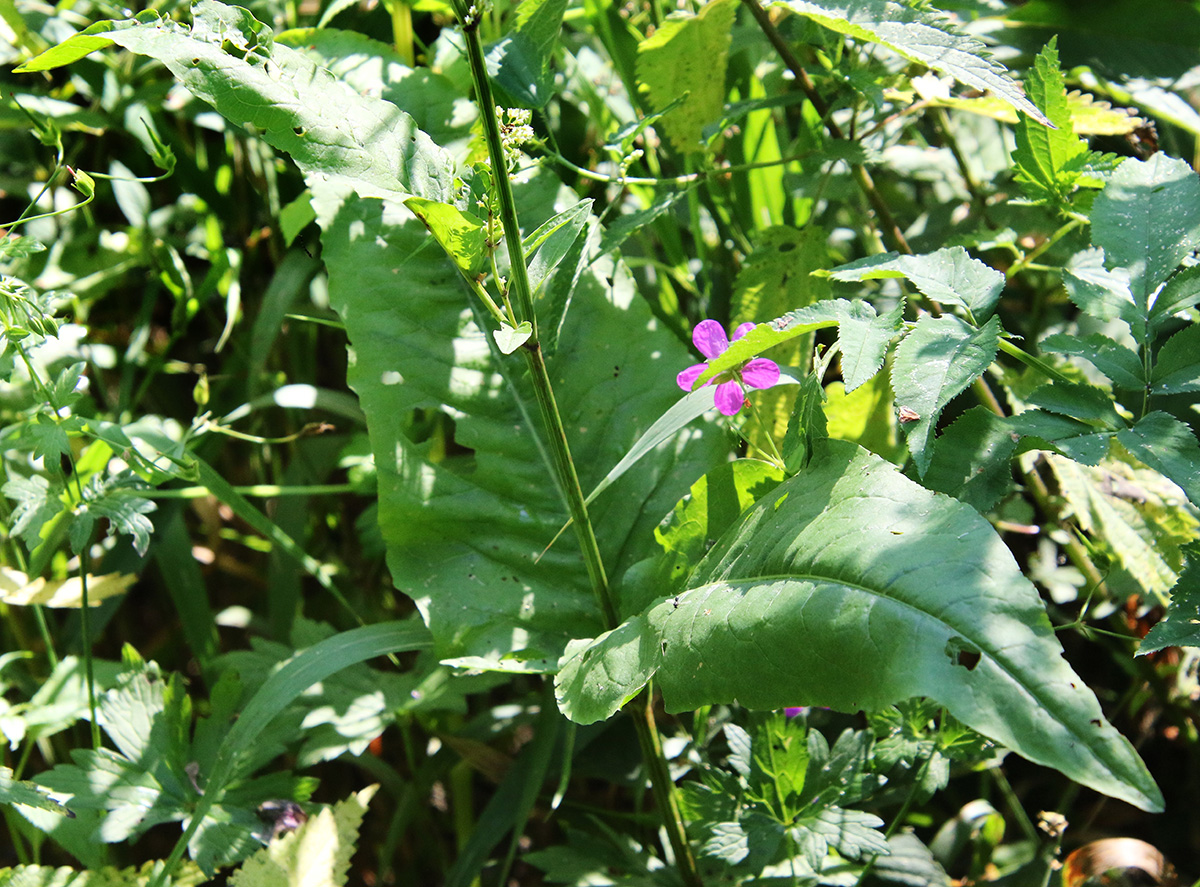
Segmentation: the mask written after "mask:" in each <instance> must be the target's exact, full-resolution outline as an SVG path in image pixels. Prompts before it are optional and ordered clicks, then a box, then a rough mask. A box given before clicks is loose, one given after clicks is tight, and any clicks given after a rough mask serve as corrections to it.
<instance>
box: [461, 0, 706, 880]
mask: <svg viewBox="0 0 1200 887" xmlns="http://www.w3.org/2000/svg"><path fill="white" fill-rule="evenodd" d="M465 6H466V0H455V11H456V12H457V14H458V17H459V20H460V21H461V22H462V26H463V37H464V42H465V43H466V49H467V58H468V60H469V62H470V65H471V77H472V80H473V82H474V84H475V90H476V98H477V100H478V102H479V116H480V118H481V120H482V123H483V132H484V135H485V137H486V140H487V146H488V156H489V157H490V158H491V164H492V173H493V178H494V179H495V187H496V196H497V197H498V198H499V203H500V221H501V222H502V223H503V225H504V240H505V243H506V245H507V246H508V255H509V263H510V269H509V278H510V280H509V288H510V289H509V291H510V292H511V293H512V294H513V295H514V297H515V302H516V305H517V308H518V311H519V312H520V315H521V317H520V318H519V319H520V320H522V321H528V322H529V324H530V326H531V327H532V330H533V331H532V335H531V336H530V337H529V339H528V340H527V341H526V342H525V344H524V345H523V346H522V348H521V352H522V354H524V356H525V360H526V365H527V367H528V369H529V375H530V378H531V380H532V382H533V388H534V392H535V395H536V397H537V402H538V409H539V411H540V413H541V418H542V423H543V424H544V426H545V429H546V432H547V435H548V437H549V445H550V451H551V453H552V454H553V461H554V468H555V471H556V473H557V475H558V478H557V479H558V484H559V487H560V489H561V492H562V495H563V498H564V499H565V500H566V504H567V510H568V511H569V513H570V515H571V519H572V523H573V526H574V528H575V535H576V538H578V540H579V547H580V550H581V551H582V553H583V559H584V563H585V564H586V565H587V572H588V579H589V581H590V583H591V586H592V593H593V594H594V595H595V598H596V606H597V608H598V609H599V611H600V612H601V614H603V618H604V624H605V626H606V627H607V628H610V629H611V628H615V627H616V626H617V625H618V624H619V619H618V616H617V608H616V606H615V604H614V602H613V598H612V593H611V591H610V589H609V586H608V576H607V574H606V572H605V570H604V562H603V560H602V558H601V556H600V547H599V545H598V543H597V542H596V534H595V531H594V529H593V528H592V522H591V519H590V518H589V517H588V510H587V502H586V500H585V497H584V494H583V487H582V486H581V485H580V483H579V475H578V473H577V472H576V470H575V462H574V460H573V459H572V458H571V448H570V444H569V442H568V440H567V433H566V428H565V427H564V425H563V421H562V415H561V414H560V413H559V411H558V404H557V402H556V401H555V398H554V388H553V385H552V384H551V382H550V373H549V370H548V369H547V368H546V361H545V356H544V355H543V353H542V348H541V343H540V342H539V338H538V327H537V315H536V314H535V313H534V307H533V292H532V290H531V289H530V286H529V276H528V273H527V271H526V268H525V252H524V247H523V244H522V243H521V229H520V227H519V225H518V222H517V209H516V201H515V200H514V199H513V193H512V184H511V183H510V182H509V179H508V167H507V161H506V159H505V156H504V145H503V142H502V140H501V137H500V124H499V121H498V120H497V118H496V112H495V108H496V102H495V99H494V98H493V96H492V87H491V83H490V82H489V80H488V75H487V68H486V66H485V64H484V58H483V46H482V44H481V43H480V40H479V32H478V27H479V12H478V11H477V9H476V8H475V7H474V6H473V7H472V8H471V10H470V11H468V10H467V9H466V8H465ZM629 713H630V714H631V715H632V718H633V724H634V728H635V729H636V730H637V734H638V742H639V744H640V745H641V749H642V756H643V759H644V762H645V766H646V770H647V774H648V776H649V778H650V785H651V789H652V791H653V793H654V797H655V801H656V802H657V805H658V810H659V815H660V816H661V817H662V820H663V825H664V826H665V828H666V831H667V836H668V840H669V841H670V844H671V849H672V850H673V851H674V854H675V864H676V866H677V867H678V869H679V874H680V876H681V878H682V880H683V882H684V884H685V885H687V887H702V881H701V879H700V873H699V870H698V869H697V867H696V860H695V856H694V855H693V854H692V849H691V845H690V844H689V843H688V840H687V835H686V833H685V831H684V826H683V817H682V815H681V813H680V809H679V802H678V799H677V797H676V795H675V783H674V781H673V780H672V779H671V774H670V770H669V768H668V766H667V761H666V758H665V756H664V755H663V750H662V742H661V740H660V738H659V735H658V728H657V725H656V723H655V720H654V714H653V710H652V709H651V703H650V695H649V693H648V692H644V693H642V694H639V696H638V698H637V699H635V700H633V701H632V702H631V703H630V706H629Z"/></svg>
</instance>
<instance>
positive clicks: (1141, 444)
mask: <svg viewBox="0 0 1200 887" xmlns="http://www.w3.org/2000/svg"><path fill="white" fill-rule="evenodd" d="M1117 440H1119V441H1120V442H1121V445H1122V446H1123V447H1125V449H1127V450H1129V452H1130V453H1132V454H1133V455H1134V456H1135V457H1136V458H1138V459H1140V460H1141V461H1142V462H1145V463H1146V464H1147V465H1149V466H1150V467H1151V468H1153V469H1154V470H1155V471H1157V472H1158V473H1159V474H1161V475H1163V476H1164V477H1168V478H1170V479H1171V480H1173V481H1174V482H1175V483H1177V484H1179V486H1180V487H1181V488H1182V489H1183V491H1184V493H1186V494H1187V497H1188V499H1190V500H1191V502H1192V504H1193V505H1195V506H1197V507H1200V444H1197V443H1196V438H1195V437H1194V436H1193V434H1192V432H1191V429H1190V428H1188V427H1187V426H1186V425H1184V424H1183V423H1182V422H1180V421H1179V420H1178V419H1176V418H1175V417H1174V416H1170V415H1167V414H1166V413H1161V412H1153V413H1149V414H1147V415H1145V416H1143V417H1142V418H1141V419H1140V420H1139V421H1138V423H1137V424H1136V425H1134V426H1133V427H1132V428H1127V429H1126V430H1124V431H1120V432H1118V433H1117Z"/></svg>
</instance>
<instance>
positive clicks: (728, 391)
mask: <svg viewBox="0 0 1200 887" xmlns="http://www.w3.org/2000/svg"><path fill="white" fill-rule="evenodd" d="M714 398H715V400H716V403H717V409H718V410H720V411H721V415H723V416H736V415H737V413H738V410H740V409H741V408H742V405H743V404H744V403H745V402H746V392H744V391H742V386H741V383H740V382H722V383H721V384H720V385H718V386H717V391H716V394H715V395H714Z"/></svg>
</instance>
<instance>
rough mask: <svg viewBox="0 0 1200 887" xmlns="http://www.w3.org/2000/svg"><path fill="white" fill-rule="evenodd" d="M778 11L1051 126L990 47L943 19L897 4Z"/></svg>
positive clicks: (784, 2) (788, 0) (791, 2)
mask: <svg viewBox="0 0 1200 887" xmlns="http://www.w3.org/2000/svg"><path fill="white" fill-rule="evenodd" d="M774 5H776V6H782V7H783V8H784V9H790V10H791V11H792V12H794V13H796V14H797V15H803V16H805V17H806V18H810V19H812V20H813V21H815V22H817V24H819V25H822V26H823V27H826V28H829V29H830V30H832V31H837V32H838V33H839V34H845V35H846V36H847V37H852V38H854V39H855V40H861V41H865V42H869V43H878V44H880V45H882V46H886V47H887V48H888V49H890V50H892V52H895V53H897V54H898V55H901V56H903V57H904V58H906V59H908V60H909V61H912V62H918V63H919V64H922V65H926V66H927V67H930V68H932V69H933V70H935V71H940V72H941V73H943V74H948V75H949V76H951V77H953V78H954V79H955V80H957V81H958V82H959V83H962V84H964V85H966V86H969V87H971V88H973V89H982V90H987V91H989V92H992V93H994V94H995V95H997V96H998V97H999V98H1001V99H1003V100H1004V101H1006V102H1008V103H1009V104H1010V105H1012V106H1013V107H1014V108H1016V109H1017V110H1019V111H1024V112H1025V113H1026V114H1028V115H1029V116H1030V117H1032V118H1033V119H1034V120H1037V121H1039V122H1040V123H1045V124H1049V123H1050V121H1049V120H1047V119H1046V116H1045V115H1044V114H1043V113H1042V112H1041V111H1040V110H1039V109H1038V107H1037V106H1036V105H1035V104H1034V103H1033V102H1031V101H1029V99H1028V98H1026V97H1025V93H1024V92H1023V91H1022V89H1021V86H1020V84H1018V83H1017V82H1016V81H1014V80H1012V79H1011V78H1009V77H1008V75H1007V73H1006V72H1005V69H1004V66H1003V65H1001V64H999V63H998V62H996V61H994V60H993V59H991V58H989V57H988V52H987V50H986V48H985V47H984V45H983V44H982V43H980V42H979V41H978V40H976V39H975V38H973V37H967V36H964V35H962V34H959V33H957V32H956V31H955V30H954V27H953V25H951V24H950V21H949V20H948V19H947V18H946V17H945V15H944V14H943V13H939V12H936V11H931V10H924V9H915V8H913V7H911V6H904V5H902V4H900V3H895V2H892V0H819V2H813V0H776V3H775V4H774Z"/></svg>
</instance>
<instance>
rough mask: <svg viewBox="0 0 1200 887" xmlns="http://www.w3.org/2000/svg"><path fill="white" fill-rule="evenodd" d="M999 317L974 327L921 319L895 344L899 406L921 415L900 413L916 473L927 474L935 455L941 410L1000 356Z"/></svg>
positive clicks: (894, 376)
mask: <svg viewBox="0 0 1200 887" xmlns="http://www.w3.org/2000/svg"><path fill="white" fill-rule="evenodd" d="M999 340H1000V321H999V320H998V319H997V318H995V317H993V318H992V319H991V320H989V321H988V322H987V323H986V324H985V325H984V326H983V327H981V328H979V329H975V328H974V327H972V326H970V325H968V324H967V323H965V322H963V321H961V320H959V319H958V318H957V317H951V316H949V315H946V316H943V317H936V318H935V317H929V316H925V317H922V318H921V319H920V320H918V321H917V325H916V327H915V328H914V329H913V331H912V332H910V333H909V334H908V335H907V336H906V337H905V338H904V341H903V342H901V343H900V344H899V345H898V346H897V348H896V358H895V361H894V362H893V363H892V390H893V391H894V392H895V396H896V405H897V406H898V407H899V408H900V409H901V410H904V409H905V408H907V409H908V410H910V411H911V412H912V413H915V414H916V418H915V419H912V420H911V421H904V416H901V426H900V427H901V428H903V429H904V433H905V436H906V437H907V439H908V449H909V452H910V453H912V457H913V462H914V463H915V464H916V466H917V472H918V473H919V474H921V475H922V476H924V474H925V471H926V470H927V469H928V468H929V463H930V461H931V460H932V459H933V445H932V438H933V432H934V429H935V428H936V427H937V421H938V417H939V416H941V414H942V410H943V409H945V407H946V405H947V404H948V403H950V401H951V400H953V399H954V398H955V397H957V396H958V395H959V394H961V393H962V392H963V391H965V390H966V388H967V386H968V385H970V384H971V383H972V382H974V381H975V380H976V379H978V378H979V377H980V376H981V375H983V372H984V370H986V369H987V368H988V367H989V366H990V365H991V363H992V361H993V360H994V359H995V357H996V348H997V343H998V342H999Z"/></svg>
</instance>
